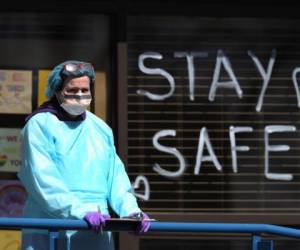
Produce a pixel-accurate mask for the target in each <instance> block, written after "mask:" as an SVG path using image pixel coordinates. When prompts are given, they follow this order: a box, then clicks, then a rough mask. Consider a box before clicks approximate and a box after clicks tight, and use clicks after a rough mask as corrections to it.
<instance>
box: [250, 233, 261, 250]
mask: <svg viewBox="0 0 300 250" xmlns="http://www.w3.org/2000/svg"><path fill="white" fill-rule="evenodd" d="M259 242H261V236H260V235H256V234H253V235H252V250H259Z"/></svg>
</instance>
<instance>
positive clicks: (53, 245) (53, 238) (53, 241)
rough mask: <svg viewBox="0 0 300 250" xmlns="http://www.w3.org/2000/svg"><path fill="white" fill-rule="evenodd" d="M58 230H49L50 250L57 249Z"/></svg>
mask: <svg viewBox="0 0 300 250" xmlns="http://www.w3.org/2000/svg"><path fill="white" fill-rule="evenodd" d="M57 238H58V231H49V250H56V249H57Z"/></svg>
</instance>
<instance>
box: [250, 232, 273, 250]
mask: <svg viewBox="0 0 300 250" xmlns="http://www.w3.org/2000/svg"><path fill="white" fill-rule="evenodd" d="M252 250H273V241H272V240H262V239H261V236H260V235H256V234H253V235H252Z"/></svg>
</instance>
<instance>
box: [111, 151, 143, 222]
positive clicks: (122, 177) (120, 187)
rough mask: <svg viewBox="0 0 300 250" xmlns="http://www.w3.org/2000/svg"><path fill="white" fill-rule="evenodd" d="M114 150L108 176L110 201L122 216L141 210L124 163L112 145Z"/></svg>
mask: <svg viewBox="0 0 300 250" xmlns="http://www.w3.org/2000/svg"><path fill="white" fill-rule="evenodd" d="M112 150H113V152H112V153H111V154H110V155H111V157H112V159H111V165H110V169H109V177H108V185H109V187H110V189H109V193H108V194H109V197H108V200H109V203H110V205H111V207H112V209H113V210H114V211H115V212H116V213H117V214H118V215H119V216H120V217H124V216H128V215H130V214H133V213H138V212H141V209H140V208H139V206H138V204H137V201H136V197H135V196H134V194H133V192H132V187H131V183H130V181H129V178H128V175H127V173H126V171H125V167H124V164H123V162H122V161H121V159H120V158H119V156H118V155H117V153H116V150H115V147H114V146H112Z"/></svg>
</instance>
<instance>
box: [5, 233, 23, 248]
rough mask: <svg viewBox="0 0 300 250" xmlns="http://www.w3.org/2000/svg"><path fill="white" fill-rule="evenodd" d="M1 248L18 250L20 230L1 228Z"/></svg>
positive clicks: (19, 246)
mask: <svg viewBox="0 0 300 250" xmlns="http://www.w3.org/2000/svg"><path fill="white" fill-rule="evenodd" d="M0 249H1V250H20V249H21V231H12V230H1V231H0Z"/></svg>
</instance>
